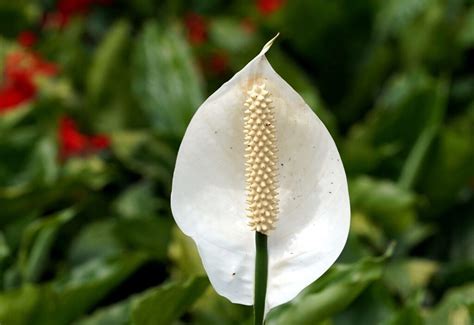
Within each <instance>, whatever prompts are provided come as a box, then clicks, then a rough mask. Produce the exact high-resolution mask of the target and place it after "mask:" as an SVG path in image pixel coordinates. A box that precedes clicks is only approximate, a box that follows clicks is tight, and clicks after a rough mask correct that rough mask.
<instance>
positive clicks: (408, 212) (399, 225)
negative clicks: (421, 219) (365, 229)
mask: <svg viewBox="0 0 474 325" xmlns="http://www.w3.org/2000/svg"><path fill="white" fill-rule="evenodd" d="M349 189H350V194H351V206H352V207H353V209H355V210H361V211H363V212H365V213H366V214H368V215H369V216H370V217H372V218H373V219H374V220H376V221H377V222H379V223H380V224H382V225H383V226H384V228H385V229H386V230H387V231H388V232H392V233H400V232H402V231H406V230H407V229H408V228H409V227H411V226H413V224H414V222H415V216H416V214H415V204H416V196H415V195H414V193H413V192H411V191H408V190H405V189H402V188H401V187H400V186H398V185H397V184H395V183H393V182H391V181H388V180H377V179H372V178H370V177H367V176H360V177H357V178H356V179H354V180H352V181H351V182H350V183H349Z"/></svg>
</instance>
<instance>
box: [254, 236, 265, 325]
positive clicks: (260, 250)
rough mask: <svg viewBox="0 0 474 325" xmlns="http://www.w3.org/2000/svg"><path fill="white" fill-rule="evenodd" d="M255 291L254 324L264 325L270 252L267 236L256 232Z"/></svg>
mask: <svg viewBox="0 0 474 325" xmlns="http://www.w3.org/2000/svg"><path fill="white" fill-rule="evenodd" d="M255 246H256V256H255V288H254V289H255V290H254V304H253V311H254V324H255V325H262V324H263V316H264V313H265V296H266V294H267V278H268V250H267V235H264V234H262V233H260V232H258V231H256V232H255Z"/></svg>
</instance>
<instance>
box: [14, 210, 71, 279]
mask: <svg viewBox="0 0 474 325" xmlns="http://www.w3.org/2000/svg"><path fill="white" fill-rule="evenodd" d="M74 215H75V211H74V210H72V209H68V210H64V211H61V212H59V213H57V214H55V215H52V216H50V217H48V218H45V219H38V220H36V221H35V222H32V223H30V224H29V225H28V227H27V228H26V230H25V232H24V234H23V237H22V242H21V246H20V251H19V258H18V264H19V269H20V272H21V275H22V277H23V281H25V282H36V281H37V280H38V279H39V277H40V276H41V272H42V271H43V270H44V268H45V267H46V265H47V261H48V258H49V252H50V250H51V247H52V245H53V242H54V239H55V238H56V234H57V232H58V230H59V228H60V227H61V226H62V225H63V224H65V223H66V222H68V221H69V220H71V218H72V217H73V216H74Z"/></svg>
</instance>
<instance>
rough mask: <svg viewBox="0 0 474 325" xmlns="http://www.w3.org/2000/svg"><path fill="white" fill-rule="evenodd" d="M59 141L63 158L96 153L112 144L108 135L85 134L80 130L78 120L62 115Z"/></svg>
mask: <svg viewBox="0 0 474 325" xmlns="http://www.w3.org/2000/svg"><path fill="white" fill-rule="evenodd" d="M59 142H60V156H61V158H62V159H67V158H69V157H71V156H77V155H84V154H89V153H94V152H97V151H100V150H103V149H106V148H108V147H109V146H110V139H109V137H108V136H107V135H105V134H98V135H95V136H88V135H85V134H83V133H81V132H80V131H79V129H78V127H77V124H76V122H75V121H74V120H73V119H71V118H70V117H62V118H61V120H60V122H59Z"/></svg>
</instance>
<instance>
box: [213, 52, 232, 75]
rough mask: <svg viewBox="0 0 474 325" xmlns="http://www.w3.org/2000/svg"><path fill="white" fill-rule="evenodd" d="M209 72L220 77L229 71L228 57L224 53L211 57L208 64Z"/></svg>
mask: <svg viewBox="0 0 474 325" xmlns="http://www.w3.org/2000/svg"><path fill="white" fill-rule="evenodd" d="M209 68H210V70H211V71H212V72H213V73H214V74H217V75H221V74H223V73H225V72H226V71H228V69H229V56H228V54H227V53H226V52H222V51H221V52H217V53H214V54H213V55H212V56H211V59H210V62H209Z"/></svg>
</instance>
